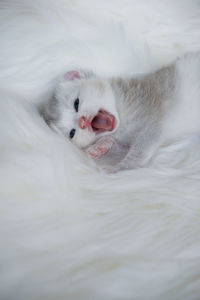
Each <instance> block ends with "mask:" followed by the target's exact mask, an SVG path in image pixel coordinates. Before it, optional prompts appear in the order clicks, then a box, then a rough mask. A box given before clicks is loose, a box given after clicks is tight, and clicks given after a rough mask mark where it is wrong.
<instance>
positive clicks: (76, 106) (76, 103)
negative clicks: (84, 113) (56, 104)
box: [74, 98, 79, 112]
mask: <svg viewBox="0 0 200 300" xmlns="http://www.w3.org/2000/svg"><path fill="white" fill-rule="evenodd" d="M78 107H79V99H78V98H77V99H76V100H75V101H74V109H75V111H76V112H78Z"/></svg>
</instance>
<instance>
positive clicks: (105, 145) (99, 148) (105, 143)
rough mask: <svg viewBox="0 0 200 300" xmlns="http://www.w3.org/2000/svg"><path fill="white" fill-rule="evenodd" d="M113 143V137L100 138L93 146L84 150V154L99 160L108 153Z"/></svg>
mask: <svg viewBox="0 0 200 300" xmlns="http://www.w3.org/2000/svg"><path fill="white" fill-rule="evenodd" d="M114 143H115V139H114V138H113V137H111V136H105V137H102V138H100V139H99V140H98V141H97V142H96V143H95V144H93V145H91V146H89V147H88V148H87V149H86V153H87V154H88V155H89V156H91V157H93V158H99V157H101V156H103V155H105V154H106V153H108V151H110V149H111V148H112V146H113V144H114Z"/></svg>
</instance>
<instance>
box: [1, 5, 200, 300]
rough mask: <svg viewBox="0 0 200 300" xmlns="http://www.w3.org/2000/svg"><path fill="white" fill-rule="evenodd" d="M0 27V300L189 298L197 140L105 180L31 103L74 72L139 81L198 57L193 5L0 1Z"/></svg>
mask: <svg viewBox="0 0 200 300" xmlns="http://www.w3.org/2000/svg"><path fill="white" fill-rule="evenodd" d="M0 24H1V26H0V63H1V68H0V87H1V92H0V95H1V102H0V114H1V116H0V137H1V139H0V183H1V189H0V193H1V217H0V233H1V250H0V264H1V268H0V277H1V280H0V295H1V297H0V298H1V299H9V300H27V299H30V300H39V299H40V300H44V299H51V300H54V299H58V300H66V299H70V300H71V299H73V300H74V299H81V300H82V299H85V300H88V299H95V300H98V299H101V300H102V299H113V300H114V299H115V300H116V299H120V300H122V299H123V300H125V299H126V300H128V299H129V300H133V299H152V300H155V299H159V300H160V299H170V300H171V299H188V300H191V299H198V298H199V295H200V259H199V253H200V242H199V234H200V229H199V228H200V225H199V216H200V215H199V212H200V188H199V186H200V185H199V182H200V137H199V135H198V134H197V133H195V134H193V135H189V136H185V138H182V139H177V140H176V142H174V143H171V144H170V143H169V144H167V145H165V146H163V147H162V148H159V150H158V152H157V153H156V155H155V157H154V159H153V160H152V162H151V165H150V166H149V167H148V168H144V169H138V170H132V171H126V172H121V173H118V174H115V175H105V174H101V173H100V172H98V171H97V170H96V169H95V167H94V166H93V165H92V162H89V161H88V160H87V158H86V157H85V156H84V155H83V154H82V153H81V152H80V151H79V150H78V149H76V147H75V146H74V145H73V144H71V143H69V142H68V141H67V140H65V139H64V138H63V137H60V136H59V135H57V134H55V133H54V132H52V130H50V129H49V128H48V127H47V126H46V124H45V122H44V121H43V120H42V119H41V118H40V116H39V115H38V114H37V111H36V110H35V108H34V107H33V106H32V105H30V104H31V103H36V102H37V103H38V102H39V101H41V100H46V99H47V98H48V96H49V94H51V92H52V90H53V88H54V86H55V83H56V78H57V76H58V75H60V74H62V73H64V72H65V70H69V69H72V67H73V68H74V67H81V68H87V69H93V70H94V71H96V72H97V73H99V74H103V75H104V74H105V75H108V76H109V75H113V74H115V75H117V74H130V73H141V72H144V71H147V70H149V69H154V68H155V66H156V67H157V66H161V65H162V64H165V63H167V62H169V61H171V60H173V59H174V58H175V57H177V56H179V55H182V54H183V53H185V52H188V51H194V50H199V48H200V42H199V41H200V4H199V1H195V0H193V1H191V0H182V1H181V0H179V1H155V0H150V1H145V0H141V1H136V0H135V1H133V0H128V1H122V0H117V1H112V0H111V1H106V0H101V1H97V0H95V1H94V0H85V1H81V0H78V1H71V0H57V1H51V0H48V1H47V0H40V1H39V0H35V1H31V0H26V1H25V0H24V1H23V0H18V1H17V0H7V1H1V2H0ZM185 91H187V89H186V90H185Z"/></svg>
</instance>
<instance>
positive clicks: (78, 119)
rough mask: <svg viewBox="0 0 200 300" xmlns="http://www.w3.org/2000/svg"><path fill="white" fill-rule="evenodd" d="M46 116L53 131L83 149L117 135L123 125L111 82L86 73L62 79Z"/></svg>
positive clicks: (46, 107) (72, 73) (76, 73)
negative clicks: (116, 132)
mask: <svg viewBox="0 0 200 300" xmlns="http://www.w3.org/2000/svg"><path fill="white" fill-rule="evenodd" d="M42 113H43V116H44V118H45V120H46V122H47V123H48V124H49V126H50V127H52V128H54V129H56V130H59V131H61V132H62V133H63V134H64V135H65V136H66V137H67V138H69V139H70V140H71V141H72V142H73V143H74V144H76V145H77V146H78V147H80V148H85V147H87V146H88V145H90V144H92V143H94V142H95V141H96V140H97V139H98V138H100V137H101V136H103V135H107V134H110V133H113V132H114V131H115V130H116V129H117V127H118V123H119V118H118V113H117V109H116V103H115V96H114V94H113V91H112V88H111V86H110V84H109V82H108V81H107V80H103V79H99V78H98V77H96V76H95V75H94V74H92V73H89V72H83V71H70V72H67V73H66V74H65V75H64V76H63V77H62V79H61V80H60V82H59V83H58V85H57V88H56V91H55V94H54V96H53V97H52V99H50V101H49V103H48V104H47V105H46V106H45V107H44V108H43V109H42Z"/></svg>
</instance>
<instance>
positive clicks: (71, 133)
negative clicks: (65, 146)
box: [69, 128, 76, 139]
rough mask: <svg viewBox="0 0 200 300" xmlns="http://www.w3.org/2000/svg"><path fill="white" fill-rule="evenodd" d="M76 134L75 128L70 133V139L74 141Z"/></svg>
mask: <svg viewBox="0 0 200 300" xmlns="http://www.w3.org/2000/svg"><path fill="white" fill-rule="evenodd" d="M75 133H76V129H74V128H73V129H72V130H71V131H70V133H69V137H70V139H72V138H73V137H74V135H75Z"/></svg>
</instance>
